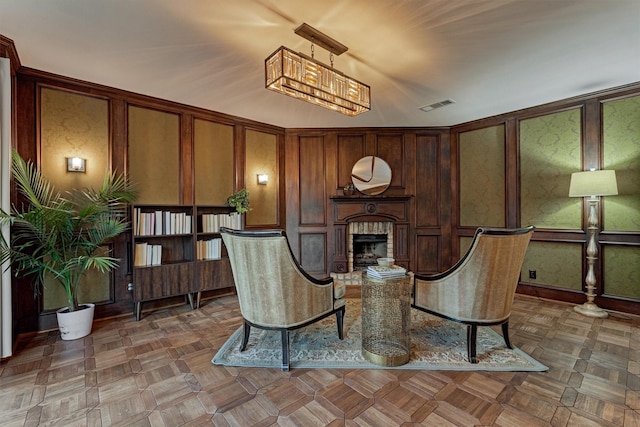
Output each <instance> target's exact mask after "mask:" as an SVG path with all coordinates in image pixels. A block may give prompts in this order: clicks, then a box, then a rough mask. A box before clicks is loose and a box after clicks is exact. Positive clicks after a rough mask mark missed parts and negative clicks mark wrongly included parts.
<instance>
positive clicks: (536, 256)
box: [521, 242, 584, 290]
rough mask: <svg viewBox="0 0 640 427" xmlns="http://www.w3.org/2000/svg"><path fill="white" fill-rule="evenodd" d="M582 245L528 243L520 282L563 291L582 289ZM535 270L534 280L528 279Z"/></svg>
mask: <svg viewBox="0 0 640 427" xmlns="http://www.w3.org/2000/svg"><path fill="white" fill-rule="evenodd" d="M583 259H584V257H583V255H582V244H580V243H556V242H530V243H529V248H528V249H527V254H526V255H525V258H524V263H523V264H522V272H521V275H522V276H521V277H522V280H523V281H525V282H529V283H535V284H540V285H549V286H555V287H560V288H565V289H576V290H581V289H582V283H583V282H584V279H583V277H582V260H583ZM529 270H535V272H536V278H535V279H530V278H529Z"/></svg>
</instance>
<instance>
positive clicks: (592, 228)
mask: <svg viewBox="0 0 640 427" xmlns="http://www.w3.org/2000/svg"><path fill="white" fill-rule="evenodd" d="M587 201H588V203H589V218H588V228H587V229H588V232H589V243H588V244H587V276H586V278H585V284H586V285H587V292H586V296H587V302H585V303H584V304H582V305H577V306H575V307H573V309H574V310H575V311H577V312H578V313H580V314H583V315H585V316H590V317H600V318H605V317H607V316H608V313H607V312H606V311H605V310H603V309H601V308H600V307H598V306H597V305H596V303H595V302H594V300H595V298H596V275H595V272H594V269H595V263H596V260H597V259H598V243H597V242H596V235H597V233H598V202H599V200H598V196H591V197H589V199H588V200H587Z"/></svg>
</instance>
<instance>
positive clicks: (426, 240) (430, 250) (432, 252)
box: [413, 235, 440, 274]
mask: <svg viewBox="0 0 640 427" xmlns="http://www.w3.org/2000/svg"><path fill="white" fill-rule="evenodd" d="M439 249H440V237H439V236H428V235H418V236H416V257H415V259H414V260H413V265H414V266H415V267H414V268H415V270H414V272H415V273H420V274H430V273H431V274H433V273H437V272H438V271H439V267H440V265H439V264H440V263H439V262H438V256H437V254H438V253H439Z"/></svg>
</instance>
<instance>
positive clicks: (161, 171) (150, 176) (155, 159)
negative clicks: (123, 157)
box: [128, 106, 181, 205]
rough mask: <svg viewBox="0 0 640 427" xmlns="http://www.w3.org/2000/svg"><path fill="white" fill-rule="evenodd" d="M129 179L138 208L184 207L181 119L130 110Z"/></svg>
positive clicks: (139, 109)
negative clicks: (181, 194) (181, 205)
mask: <svg viewBox="0 0 640 427" xmlns="http://www.w3.org/2000/svg"><path fill="white" fill-rule="evenodd" d="M128 150H129V151H128V152H129V176H130V177H131V180H132V181H133V182H134V183H135V185H136V187H137V188H138V199H137V203H138V204H157V205H160V204H166V205H172V204H173V205H175V204H179V203H180V157H181V156H180V117H179V116H178V115H177V114H171V113H166V112H163V111H157V110H151V109H147V108H141V107H134V106H130V107H129V147H128Z"/></svg>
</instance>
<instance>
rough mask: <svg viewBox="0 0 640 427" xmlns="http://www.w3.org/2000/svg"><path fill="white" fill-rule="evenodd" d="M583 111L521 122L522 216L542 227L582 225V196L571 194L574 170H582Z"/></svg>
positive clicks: (571, 111)
mask: <svg viewBox="0 0 640 427" xmlns="http://www.w3.org/2000/svg"><path fill="white" fill-rule="evenodd" d="M580 113H581V111H580V110H579V109H575V110H570V111H563V112H561V113H555V114H549V115H546V116H541V117H535V118H532V119H528V120H523V121H521V122H520V209H521V210H520V218H521V224H522V225H529V224H533V225H535V226H536V227H539V228H561V229H564V228H569V229H580V228H582V199H581V198H569V182H570V180H571V174H572V173H573V172H578V171H580V170H582V165H581V154H580V150H581V148H580V147H581V114H580Z"/></svg>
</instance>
